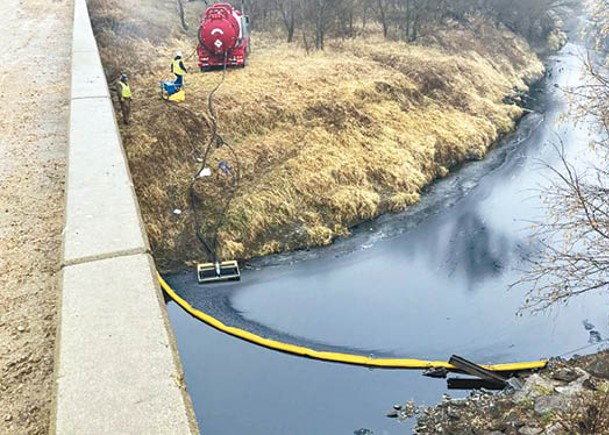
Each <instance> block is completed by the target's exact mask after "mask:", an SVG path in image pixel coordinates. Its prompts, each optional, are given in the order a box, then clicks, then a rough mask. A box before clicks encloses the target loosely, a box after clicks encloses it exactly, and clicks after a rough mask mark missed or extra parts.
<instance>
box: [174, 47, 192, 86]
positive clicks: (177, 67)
mask: <svg viewBox="0 0 609 435" xmlns="http://www.w3.org/2000/svg"><path fill="white" fill-rule="evenodd" d="M171 72H172V73H174V74H175V76H176V79H175V81H174V82H173V83H174V85H175V86H176V88H177V89H180V88H181V87H182V86H184V74H187V73H188V71H187V70H186V67H185V66H184V61H183V60H182V52H181V51H178V52H177V53H176V55H175V57H174V58H173V61H172V62H171Z"/></svg>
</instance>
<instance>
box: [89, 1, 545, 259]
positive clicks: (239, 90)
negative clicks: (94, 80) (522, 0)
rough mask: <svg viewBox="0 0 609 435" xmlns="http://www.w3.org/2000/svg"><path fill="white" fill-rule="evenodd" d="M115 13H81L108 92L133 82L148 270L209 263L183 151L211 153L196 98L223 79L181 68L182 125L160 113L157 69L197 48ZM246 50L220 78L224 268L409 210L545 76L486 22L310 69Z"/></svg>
mask: <svg viewBox="0 0 609 435" xmlns="http://www.w3.org/2000/svg"><path fill="white" fill-rule="evenodd" d="M127 3H128V2H127ZM190 6H191V7H201V6H200V5H199V6H197V5H196V4H193V5H190ZM127 7H128V5H124V2H122V3H121V4H113V5H112V7H111V8H110V7H107V5H106V6H104V3H101V2H91V11H92V16H93V22H94V26H95V28H96V29H97V38H98V41H99V43H100V48H101V53H102V58H103V60H104V64H105V66H106V70H107V74H108V77H109V78H112V77H114V76H116V74H117V72H118V71H119V69H122V70H126V71H127V72H128V73H130V74H131V77H132V87H133V89H134V92H135V101H134V105H133V117H132V124H131V125H130V126H127V127H122V128H121V133H122V136H123V141H124V143H125V147H126V150H127V154H128V156H129V161H130V167H131V171H132V173H133V178H134V182H135V186H136V191H137V193H138V197H139V198H140V203H141V206H142V212H143V216H144V220H145V222H146V227H147V231H148V235H149V237H150V241H151V245H152V248H153V251H154V253H155V258H156V260H157V262H158V264H159V266H160V268H161V269H162V270H173V269H179V268H182V267H184V265H185V264H190V263H192V262H196V261H200V260H201V259H202V258H204V257H205V255H206V253H205V252H204V251H202V249H201V247H200V245H199V244H198V242H197V241H196V239H195V236H194V228H193V223H192V219H191V213H190V208H189V201H188V196H187V187H188V184H189V181H190V179H191V177H192V174H193V173H194V171H196V167H197V162H196V161H195V159H194V157H193V146H201V145H203V144H205V143H206V140H207V139H208V136H207V135H208V126H207V125H208V124H207V118H208V117H207V114H206V110H205V107H206V98H207V93H208V92H209V91H210V90H211V88H212V87H213V86H214V85H215V84H216V83H217V82H218V80H220V77H221V73H219V72H218V73H210V74H200V73H198V72H193V71H194V70H195V69H196V66H195V62H194V59H191V60H189V61H187V65H188V66H189V67H190V68H191V72H192V74H190V75H189V77H188V79H187V86H188V87H187V101H186V103H184V104H183V107H187V108H188V109H190V111H191V112H192V113H193V114H194V115H188V116H186V115H184V112H183V111H180V110H176V109H175V108H174V107H173V106H170V105H167V104H165V103H163V102H161V101H160V100H159V99H158V81H159V80H160V79H163V78H167V77H168V74H167V65H168V62H169V60H170V59H171V57H172V55H173V53H174V52H175V50H176V49H181V50H182V51H183V52H184V53H185V54H186V53H190V52H191V51H192V49H194V46H195V41H196V36H193V35H191V34H188V33H183V32H180V31H179V30H178V29H176V26H177V22H176V21H175V17H173V16H171V15H170V14H169V12H168V11H163V13H159V14H156V15H155V16H154V18H153V23H152V25H150V26H149V27H143V26H140V25H139V24H138V22H139V20H136V19H134V17H131V18H129V19H125V20H126V22H128V23H129V24H128V25H127V24H126V23H124V22H122V21H121V19H122V17H121V16H120V14H121V13H125V8H127ZM150 8H161V9H162V6H161V5H160V4H158V3H156V2H154V1H152V0H151V1H149V2H147V5H146V7H141V8H139V9H138V8H135V11H134V14H135V15H138V14H150V11H151V9H150ZM121 11H122V12H121ZM164 14H165V15H164ZM112 22H114V23H116V25H112ZM146 24H147V26H148V25H149V23H148V21H146ZM161 28H162V29H166V31H161V30H160V29H161ZM162 34H165V35H167V37H162V36H159V35H162ZM253 38H255V41H256V45H255V50H254V52H253V53H252V57H251V62H250V65H249V66H248V67H247V68H246V69H244V70H233V71H230V72H229V73H228V75H227V77H226V81H225V83H224V84H223V86H222V88H221V89H220V90H219V92H218V93H217V94H216V105H215V109H216V112H217V114H218V119H219V127H220V133H221V134H222V135H223V137H224V138H225V139H226V140H227V141H228V142H230V143H231V144H232V145H233V146H234V148H235V150H236V151H237V155H238V158H239V169H240V174H241V182H240V184H239V187H238V189H237V191H236V192H235V195H234V198H233V200H232V203H231V207H230V209H229V211H228V214H227V217H226V220H225V222H224V223H223V225H222V227H221V229H220V231H219V241H220V250H221V252H220V254H221V256H223V257H227V258H228V257H231V258H234V257H236V258H240V259H247V258H251V257H255V256H263V255H268V254H272V253H275V252H280V251H286V250H293V249H299V248H307V247H311V246H316V245H327V244H329V243H331V242H332V241H333V240H334V239H335V238H336V237H339V236H346V235H348V234H349V228H350V227H352V226H353V225H356V224H358V223H360V222H362V221H365V220H370V219H373V218H375V217H377V216H379V215H380V214H383V213H386V212H393V211H399V210H403V209H405V208H407V207H408V206H410V205H412V204H414V203H417V202H418V201H419V196H420V192H421V190H422V189H423V188H424V187H425V186H427V185H429V184H430V183H431V182H432V181H433V180H434V179H436V178H438V177H443V176H445V175H446V174H448V172H449V171H450V170H451V169H453V168H455V167H457V166H458V165H460V164H461V163H463V162H466V161H469V160H476V159H481V158H483V157H484V155H485V154H486V152H487V150H488V149H489V147H490V146H492V144H493V143H495V141H496V140H497V139H498V138H499V137H500V136H502V135H504V134H506V133H508V132H510V131H511V130H512V129H513V128H514V125H515V122H516V120H517V119H519V117H520V116H521V115H522V113H523V111H522V109H521V108H520V107H517V106H516V105H515V104H511V102H509V101H507V100H506V99H505V97H506V96H508V95H510V94H511V93H512V92H513V91H514V89H517V90H518V92H526V90H527V88H528V86H527V85H528V84H529V83H531V82H534V81H535V80H537V79H539V78H540V77H541V76H542V75H543V66H542V64H541V62H540V61H539V59H538V58H537V56H536V55H535V54H534V52H533V50H532V49H531V48H530V47H529V45H528V44H527V43H526V41H524V40H523V39H522V38H520V37H518V36H516V35H515V34H514V33H512V32H510V31H509V30H508V29H506V28H502V27H501V26H498V27H496V26H491V25H489V24H487V23H485V22H483V21H471V22H469V23H467V24H463V23H456V22H455V23H447V24H446V25H445V27H443V28H442V29H438V31H437V32H435V33H434V35H433V37H428V38H423V39H422V40H421V41H420V43H419V44H417V45H409V44H405V43H398V42H388V41H383V40H382V39H381V38H379V37H378V36H375V35H370V36H368V37H367V38H365V39H364V38H362V39H355V40H347V41H333V42H331V43H329V44H328V48H327V50H326V51H325V52H316V53H310V54H307V53H306V51H305V50H304V48H302V47H298V46H296V45H294V44H293V45H287V44H283V43H279V44H277V43H275V42H274V41H275V39H272V38H270V37H268V35H261V34H255V35H254V36H253ZM152 43H154V46H153V45H152ZM127 51H129V52H131V53H137V56H127V55H126V52H127ZM124 53H125V54H124ZM221 160H226V161H228V162H229V164H230V165H231V166H232V167H236V165H237V163H236V162H234V161H233V160H232V159H231V157H230V153H229V152H228V150H226V149H220V150H217V151H216V152H214V153H213V155H212V157H211V159H210V162H209V163H210V165H209V166H210V167H211V168H212V169H214V170H215V168H216V167H217V165H218V163H219V161H221ZM211 179H212V180H213V182H209V183H205V187H204V188H203V189H201V190H200V191H199V192H198V194H199V196H200V198H201V199H202V201H203V203H204V206H203V207H202V213H203V220H204V221H205V222H208V223H210V227H213V224H212V223H213V222H214V219H217V217H216V216H215V215H214V213H213V210H214V209H215V208H217V207H218V206H220V205H221V204H222V202H223V201H224V197H225V196H224V193H225V192H224V191H225V190H226V186H225V183H222V180H223V179H222V177H221V176H217V177H211ZM202 184H203V183H202ZM176 210H179V212H176ZM180 212H181V213H180Z"/></svg>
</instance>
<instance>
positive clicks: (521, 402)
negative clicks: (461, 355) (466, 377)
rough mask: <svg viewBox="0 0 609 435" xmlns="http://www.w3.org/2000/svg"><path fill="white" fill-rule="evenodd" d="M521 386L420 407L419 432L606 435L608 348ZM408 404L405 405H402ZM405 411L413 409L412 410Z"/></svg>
mask: <svg viewBox="0 0 609 435" xmlns="http://www.w3.org/2000/svg"><path fill="white" fill-rule="evenodd" d="M518 379H519V381H520V382H521V383H522V387H521V388H516V389H510V390H506V391H504V392H502V393H499V394H494V395H493V394H491V393H488V392H484V391H474V392H473V393H472V394H471V395H470V396H469V397H468V398H467V399H451V398H450V397H448V396H445V399H444V401H443V402H442V403H441V404H440V405H438V406H436V407H433V408H428V409H424V410H418V412H421V413H422V415H421V416H420V417H419V418H418V421H417V425H416V433H419V434H452V435H460V434H463V435H465V434H468V435H469V434H471V435H474V434H493V435H502V434H506V435H511V434H520V435H538V434H552V435H563V434H606V433H609V351H604V352H600V353H598V354H596V355H591V356H586V357H576V358H573V359H572V360H569V361H565V360H561V359H554V360H552V361H551V362H550V364H549V367H548V368H547V369H545V370H543V371H541V372H539V373H534V374H530V375H527V376H523V377H521V378H518ZM406 408H407V407H406ZM406 408H405V409H404V411H403V412H404V413H406V412H410V413H413V412H414V408H413V407H410V408H409V409H406Z"/></svg>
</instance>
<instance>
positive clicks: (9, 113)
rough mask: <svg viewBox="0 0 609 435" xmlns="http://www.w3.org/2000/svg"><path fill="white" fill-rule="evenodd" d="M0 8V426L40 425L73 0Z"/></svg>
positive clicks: (57, 244) (49, 358) (47, 385)
mask: <svg viewBox="0 0 609 435" xmlns="http://www.w3.org/2000/svg"><path fill="white" fill-rule="evenodd" d="M0 12H1V14H2V16H3V20H2V32H0V47H2V50H1V51H0V101H2V103H3V104H2V105H1V106H0V434H26V433H27V434H39V433H40V434H42V433H47V432H48V425H49V413H50V404H51V397H52V374H53V353H54V344H55V328H56V309H57V291H58V285H59V283H58V277H59V275H58V272H59V268H60V248H61V231H62V222H63V186H64V175H65V174H64V173H65V163H66V151H67V138H68V131H67V126H68V115H69V112H68V110H69V105H68V103H69V89H70V84H69V80H70V53H71V32H72V0H3V1H2V2H1V5H0Z"/></svg>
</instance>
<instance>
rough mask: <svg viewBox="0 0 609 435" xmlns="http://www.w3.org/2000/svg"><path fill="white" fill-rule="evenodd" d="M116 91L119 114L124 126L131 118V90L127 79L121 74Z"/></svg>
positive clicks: (125, 75)
mask: <svg viewBox="0 0 609 435" xmlns="http://www.w3.org/2000/svg"><path fill="white" fill-rule="evenodd" d="M116 91H117V94H118V103H119V104H120V106H121V112H122V114H123V122H124V123H125V125H128V124H129V117H130V116H131V99H132V98H133V95H132V93H131V88H130V87H129V78H128V77H127V74H121V78H120V80H119V81H118V86H117V88H116Z"/></svg>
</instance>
